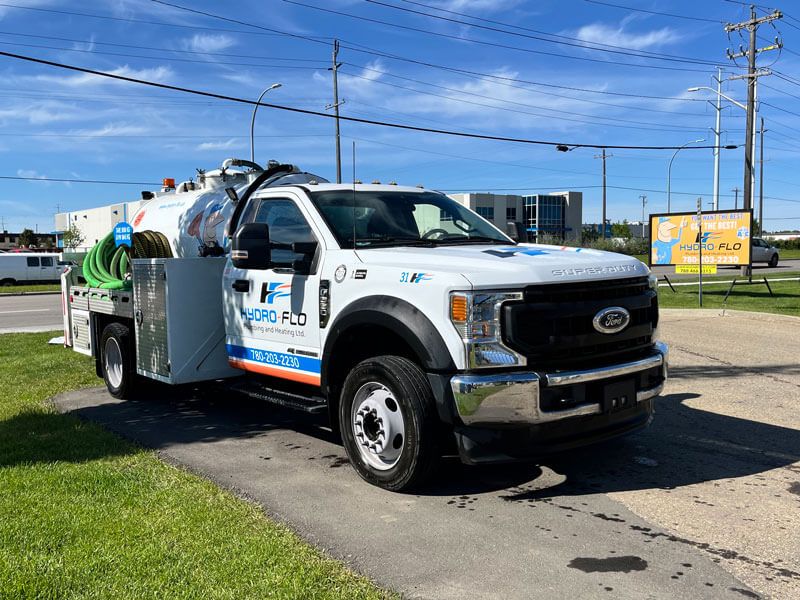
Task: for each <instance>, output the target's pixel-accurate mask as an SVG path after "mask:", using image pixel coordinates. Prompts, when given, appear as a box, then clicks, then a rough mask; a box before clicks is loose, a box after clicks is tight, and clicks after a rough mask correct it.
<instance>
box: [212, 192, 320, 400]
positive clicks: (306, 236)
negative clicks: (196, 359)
mask: <svg viewBox="0 0 800 600" xmlns="http://www.w3.org/2000/svg"><path fill="white" fill-rule="evenodd" d="M251 202H255V203H257V205H256V206H254V207H253V209H252V210H250V209H248V210H247V211H246V213H245V215H244V221H243V223H244V222H255V223H266V224H267V225H268V226H269V235H270V241H271V242H272V243H273V244H291V243H293V242H317V243H318V246H317V251H316V254H315V255H314V258H313V260H312V263H311V268H310V271H311V272H310V273H308V274H300V273H295V272H294V270H293V269H292V266H291V265H292V262H293V261H294V260H295V259H299V258H301V256H300V255H296V254H295V253H294V252H292V251H291V250H287V249H273V250H272V261H273V263H275V265H274V267H273V268H271V269H267V270H256V269H237V268H236V267H234V266H233V264H232V263H231V262H230V261H229V262H228V266H227V267H226V270H225V276H224V278H223V302H224V313H225V331H226V347H227V351H228V361H229V362H230V364H231V365H233V366H235V367H238V368H241V369H244V370H246V371H252V372H256V373H262V374H264V375H270V376H273V377H278V378H281V379H287V380H290V381H296V382H300V383H307V384H311V385H319V383H320V329H319V282H320V275H319V273H320V268H321V260H322V256H323V255H324V253H323V248H322V246H321V244H322V236H321V235H319V232H317V231H315V228H314V226H313V225H312V223H311V222H310V220H309V219H308V218H307V216H306V215H305V214H304V213H303V210H302V208H301V205H300V204H299V203H298V202H297V199H296V198H293V197H290V196H289V195H281V196H274V197H266V198H256V199H253V200H251Z"/></svg>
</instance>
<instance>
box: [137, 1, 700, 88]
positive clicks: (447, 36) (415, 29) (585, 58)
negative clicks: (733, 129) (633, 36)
mask: <svg viewBox="0 0 800 600" xmlns="http://www.w3.org/2000/svg"><path fill="white" fill-rule="evenodd" d="M151 2H158V3H159V4H167V3H166V2H163V1H162V0H151ZM283 2H286V3H288V4H295V5H297V6H302V7H304V8H309V9H311V10H317V11H320V12H324V13H328V14H334V15H339V16H343V17H348V18H350V19H356V20H359V21H366V22H368V23H377V24H379V25H385V26H387V27H395V28H397V29H403V30H405V31H413V32H415V33H424V34H426V35H431V36H434V37H440V38H445V39H451V40H456V41H459V42H469V43H471V44H478V45H481V46H490V47H494V48H502V49H503V50H514V51H516V52H526V53H529V54H538V55H542V56H553V57H556V58H565V59H569V60H580V61H586V62H593V63H602V64H605V65H609V66H620V67H621V66H625V67H635V68H643V69H661V70H666V71H697V72H701V73H704V72H706V71H707V70H706V69H690V68H688V67H667V66H664V65H651V64H637V63H623V62H616V61H613V62H612V61H608V60H601V59H599V58H590V57H588V56H572V55H569V54H559V53H558V52H548V51H545V50H534V49H532V48H522V47H520V46H510V45H508V44H500V43H497V42H489V41H486V40H476V39H474V38H469V37H465V36H458V35H450V34H447V33H442V32H438V31H430V30H428V29H421V28H419V27H411V26H408V25H401V24H399V23H392V22H390V21H383V20H381V19H373V18H370V17H365V16H362V15H354V14H352V13H347V12H344V11H341V10H334V9H331V8H323V7H321V6H314V5H312V4H305V3H303V2H298V1H297V0H283ZM170 6H172V5H170ZM549 41H552V40H549ZM678 62H684V61H678Z"/></svg>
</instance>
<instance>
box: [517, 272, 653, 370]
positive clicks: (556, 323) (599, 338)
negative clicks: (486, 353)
mask: <svg viewBox="0 0 800 600" xmlns="http://www.w3.org/2000/svg"><path fill="white" fill-rule="evenodd" d="M523 298H524V299H523V301H522V302H516V303H509V304H507V305H505V306H504V307H503V341H504V343H505V344H506V345H507V346H509V347H510V348H513V349H514V350H516V351H517V352H519V353H520V354H523V355H524V356H526V357H527V358H528V363H529V364H530V365H531V366H532V367H533V368H535V369H547V368H556V369H564V368H570V369H575V368H580V367H582V366H599V365H603V364H604V363H608V364H610V363H612V362H618V361H622V360H629V359H636V358H638V357H640V356H642V355H643V354H645V353H646V352H647V351H649V350H650V348H651V347H652V344H653V341H654V340H653V332H654V330H655V328H656V326H657V325H658V297H657V294H656V292H655V291H654V290H651V289H650V287H649V285H648V281H647V277H637V278H629V279H614V280H608V281H593V282H581V283H566V284H550V285H532V286H529V287H527V288H525V293H524V296H523ZM609 306H622V307H624V308H626V309H627V310H628V312H630V314H631V320H630V323H629V324H628V326H627V327H626V328H625V329H624V330H622V331H621V332H619V333H615V334H604V333H600V332H598V331H596V330H595V329H594V326H593V325H592V319H593V318H594V316H595V315H596V314H597V313H598V312H599V311H600V310H602V309H604V308H607V307H609Z"/></svg>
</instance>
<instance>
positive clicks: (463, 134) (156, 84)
mask: <svg viewBox="0 0 800 600" xmlns="http://www.w3.org/2000/svg"><path fill="white" fill-rule="evenodd" d="M153 1H154V2H156V1H158V0H153ZM0 56H7V57H9V58H15V59H18V60H24V61H27V62H32V63H37V64H42V65H48V66H51V67H57V68H60V69H66V70H69V71H76V72H79V73H88V74H91V75H97V76H99V77H106V78H108V79H116V80H118V81H127V82H130V83H138V84H141V85H147V86H151V87H157V88H161V89H165V90H173V91H177V92H185V93H187V94H196V95H198V96H205V97H208V98H218V99H220V100H229V101H231V102H240V103H243V104H249V105H251V106H253V105H255V106H264V107H267V108H274V109H276V110H283V111H286V112H292V113H297V114H304V115H313V116H317V117H324V118H326V119H332V118H335V116H334V115H330V114H328V113H324V112H320V111H315V110H308V109H305V108H297V107H294V106H283V105H281V104H272V103H269V102H256V101H253V100H248V99H246V98H237V97H236V96H228V95H225V94H217V93H214V92H208V91H203V90H196V89H192V88H186V87H181V86H176V85H169V84H166V83H160V82H157V81H148V80H145V79H138V78H135V77H127V76H125V75H117V74H115V73H105V72H103V71H96V70H94V69H87V68H85V67H78V66H75V65H68V64H65V63H59V62H55V61H50V60H45V59H42V58H34V57H32V56H25V55H22V54H14V53H12V52H4V51H0ZM339 118H340V119H342V120H346V121H351V122H354V123H362V124H365V125H378V126H381V127H391V128H393V129H404V130H408V131H420V132H425V133H436V134H440V135H450V136H455V137H465V138H474V139H484V140H494V141H500V142H512V143H519V144H531V145H540V146H553V147H555V148H558V149H561V148H568V147H571V148H598V149H599V148H624V149H629V150H675V149H677V148H678V146H629V145H622V144H585V143H564V142H554V141H547V140H533V139H527V138H514V137H506V136H494V135H481V134H476V133H467V132H464V131H451V130H445V129H430V128H425V127H417V126H414V125H404V124H401V123H390V122H388V121H374V120H369V119H359V118H357V117H346V116H340V117H339ZM711 148H715V146H692V150H697V149H706V150H708V149H711Z"/></svg>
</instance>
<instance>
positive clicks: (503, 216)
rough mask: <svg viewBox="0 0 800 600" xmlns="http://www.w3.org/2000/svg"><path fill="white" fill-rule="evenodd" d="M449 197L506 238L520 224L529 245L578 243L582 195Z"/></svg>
mask: <svg viewBox="0 0 800 600" xmlns="http://www.w3.org/2000/svg"><path fill="white" fill-rule="evenodd" d="M448 196H450V198H452V199H453V200H455V201H456V202H459V203H460V204H462V205H464V206H465V207H467V208H469V209H471V210H474V211H475V212H476V213H478V214H479V215H481V216H482V217H483V218H484V219H487V220H488V221H491V222H492V223H493V224H494V225H495V226H496V227H498V228H499V229H500V230H501V231H505V232H507V233H509V234H510V233H512V232H513V230H514V226H513V223H515V222H520V223H522V225H523V226H524V228H525V230H526V231H527V232H528V241H540V240H541V238H542V237H544V236H547V237H548V238H558V239H561V240H565V241H567V240H569V241H580V239H581V228H582V222H583V193H582V192H569V191H567V192H552V193H548V194H530V195H525V196H520V195H517V194H490V193H473V192H470V193H467V194H448ZM509 224H512V225H511V226H509Z"/></svg>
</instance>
